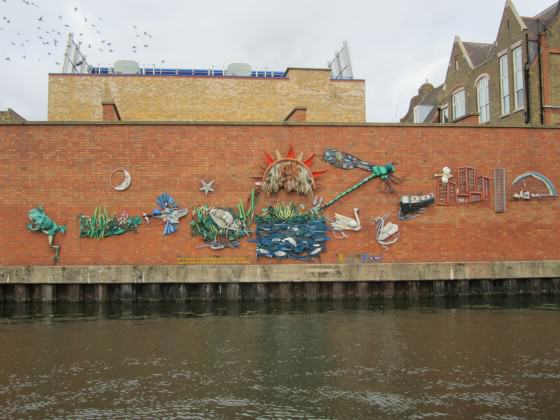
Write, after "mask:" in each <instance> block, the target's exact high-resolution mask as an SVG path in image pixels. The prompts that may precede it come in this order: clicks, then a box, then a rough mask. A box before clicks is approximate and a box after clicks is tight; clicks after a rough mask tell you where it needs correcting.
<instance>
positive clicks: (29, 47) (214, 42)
mask: <svg viewBox="0 0 560 420" xmlns="http://www.w3.org/2000/svg"><path fill="white" fill-rule="evenodd" d="M34 1H35V3H36V4H37V5H38V6H39V7H32V6H27V5H25V4H24V3H23V2H22V1H21V0H7V2H3V1H2V2H0V28H3V29H0V109H5V108H7V107H11V108H14V109H15V110H16V111H17V112H19V113H20V114H22V115H23V116H24V117H26V118H28V119H36V120H43V119H46V117H47V74H48V72H58V71H60V66H59V65H57V64H55V63H56V62H57V61H58V62H61V61H62V58H63V54H64V46H65V44H66V37H67V34H68V32H69V31H70V30H72V31H73V32H74V33H75V34H76V36H77V38H78V39H80V40H81V41H82V43H83V44H82V48H83V50H84V52H85V53H86V54H87V56H88V61H89V62H90V63H92V64H98V63H99V64H112V63H113V62H114V61H116V60H118V59H134V60H136V61H139V62H140V63H142V64H146V65H150V64H155V65H161V61H162V60H165V65H166V66H176V67H183V68H210V67H212V66H215V67H217V68H222V67H225V66H227V64H229V63H231V62H248V63H250V64H251V65H253V66H254V67H259V68H265V67H266V68H268V69H273V70H285V69H286V68H287V67H325V66H326V63H327V61H328V60H330V59H331V58H332V56H333V54H334V51H335V50H336V49H338V48H340V46H341V45H342V41H343V40H347V41H348V43H349V46H350V53H351V57H352V65H353V69H354V74H355V77H356V78H361V79H365V80H366V89H367V92H366V93H367V119H368V121H387V122H391V121H395V120H398V118H400V117H401V116H402V115H403V114H404V113H405V112H406V110H407V108H408V102H409V100H410V98H411V96H413V95H414V94H415V93H416V91H417V89H418V87H419V86H420V84H421V83H423V82H424V81H425V79H429V80H430V81H431V82H432V83H434V85H438V84H440V83H441V82H442V81H443V77H444V76H445V66H446V65H447V61H448V58H449V57H448V55H449V53H450V50H451V46H452V43H453V37H454V36H455V35H460V36H461V37H462V38H463V39H464V40H466V41H475V42H493V41H494V38H495V36H496V32H497V29H498V23H499V20H500V17H501V13H502V10H503V7H504V4H505V0H471V1H469V2H450V1H448V0H424V1H422V2H411V1H409V0H393V1H391V2H386V1H377V0H348V1H346V2H340V1H334V0H323V1H321V2H319V1H311V0H283V1H281V2H266V1H258V0H238V1H237V2H232V1H227V0H214V1H211V2H202V1H193V0H184V1H181V0H166V1H165V2H154V1H146V0H121V1H118V2H117V1H114V0H111V1H109V0H61V1H56V2H54V1H52V0H49V1H47V0H34ZM514 3H515V5H516V7H517V10H518V11H519V12H520V14H521V15H526V16H532V15H535V14H536V13H538V12H540V11H541V10H543V9H544V8H546V7H547V6H549V5H550V4H552V3H553V0H514ZM75 7H77V8H78V10H77V11H76V10H75ZM108 11H110V13H109V12H108ZM59 16H62V18H61V19H59ZM3 17H6V19H3ZM41 17H42V21H39V19H40V18H41ZM99 18H101V19H99ZM8 19H9V20H10V23H7V20H8ZM86 20H87V21H86ZM92 24H93V25H95V26H92ZM64 25H68V27H67V26H64ZM133 26H136V29H135V28H134V27H133ZM38 27H40V28H41V29H37V28H38ZM47 31H49V33H47ZM97 31H99V33H98V32H97ZM59 32H60V35H58V33H59ZM144 32H146V33H147V34H149V35H151V36H152V37H151V38H150V37H149V36H147V35H145V34H144ZM18 33H19V35H18ZM80 33H81V34H83V35H79V34H80ZM39 37H42V39H39ZM55 39H56V40H57V46H54V45H53V42H54V40H55ZM25 40H27V41H28V42H25ZM103 41H104V42H103ZM12 42H14V43H16V45H15V46H14V45H12V44H11V43H12ZM45 42H48V43H49V44H43V43H45ZM109 42H110V43H111V45H110V46H107V43H109ZM22 43H23V44H24V46H21V44H22ZM133 45H135V46H136V49H135V50H136V52H134V49H133V48H132V46H133ZM144 45H148V47H144ZM110 49H112V50H113V51H114V52H113V53H110V52H109V50H110ZM101 50H102V51H101ZM49 52H50V55H49V54H48V53H49ZM23 56H25V58H23ZM6 57H10V61H7V60H6ZM395 110H397V112H395Z"/></svg>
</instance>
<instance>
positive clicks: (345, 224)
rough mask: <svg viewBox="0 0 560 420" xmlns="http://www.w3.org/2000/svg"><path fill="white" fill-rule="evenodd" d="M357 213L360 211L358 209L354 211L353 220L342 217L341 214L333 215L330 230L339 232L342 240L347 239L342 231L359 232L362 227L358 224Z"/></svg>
mask: <svg viewBox="0 0 560 420" xmlns="http://www.w3.org/2000/svg"><path fill="white" fill-rule="evenodd" d="M359 212H360V209H358V208H355V209H354V217H355V219H352V218H351V217H348V216H343V215H342V214H338V213H335V214H334V222H331V229H332V230H334V231H335V232H341V233H342V237H343V238H346V237H347V236H346V235H345V234H344V232H343V231H344V230H353V231H356V232H357V231H359V230H361V229H362V225H361V223H360V217H359V216H358V213H359Z"/></svg>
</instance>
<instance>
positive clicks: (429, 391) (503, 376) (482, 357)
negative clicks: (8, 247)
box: [0, 297, 560, 419]
mask: <svg viewBox="0 0 560 420" xmlns="http://www.w3.org/2000/svg"><path fill="white" fill-rule="evenodd" d="M444 416H447V417H450V418H478V419H520V418H530V419H534V418H541V419H542V418H559V417H560V300H559V299H558V298H552V297H550V298H538V299H537V298H516V299H513V300H511V299H510V300H508V299H497V298H493V299H481V300H473V299H472V298H471V299H469V300H466V301H457V300H451V301H450V300H445V301H428V302H422V301H420V302H417V303H416V304H414V305H410V304H406V303H403V304H398V303H391V304H387V303H386V302H383V301H369V302H354V301H350V302H338V303H337V302H318V303H306V302H302V303H291V304H288V303H280V302H277V303H266V304H257V303H247V304H245V303H239V304H231V303H224V304H215V303H214V304H203V303H199V304H184V303H183V304H172V303H157V304H152V305H146V304H144V305H140V304H129V305H122V304H113V305H110V304H105V305H95V304H88V305H61V304H59V305H55V306H49V305H41V304H39V305H21V304H18V305H16V304H14V305H11V304H10V305H9V304H3V305H1V306H0V418H45V417H48V418H82V417H86V418H89V417H92V418H94V417H104V418H106V417H116V418H192V419H208V418H212V419H235V418H263V419H268V418H306V419H315V418H320V419H334V418H337V419H362V418H363V419H374V418H383V419H385V418H410V419H423V418H436V417H444Z"/></svg>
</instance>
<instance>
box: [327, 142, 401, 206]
mask: <svg viewBox="0 0 560 420" xmlns="http://www.w3.org/2000/svg"><path fill="white" fill-rule="evenodd" d="M323 159H324V160H325V161H326V162H327V163H329V164H330V165H333V166H334V167H335V168H340V169H347V170H349V169H356V168H359V169H363V170H364V171H367V172H371V175H369V176H367V177H365V178H364V179H362V180H361V181H359V182H358V183H356V184H354V185H352V186H351V187H350V188H347V189H346V190H345V191H343V192H341V193H340V194H338V195H337V196H336V197H334V198H333V199H332V200H330V201H328V202H327V203H326V204H323V205H322V206H321V208H320V209H321V210H324V209H326V208H327V207H330V206H332V205H333V204H334V203H336V202H337V201H339V200H340V199H342V198H344V197H345V196H347V195H348V194H350V193H352V192H353V191H355V190H357V189H358V188H360V187H361V186H363V185H365V184H366V183H368V182H369V181H371V180H372V179H375V178H379V179H381V181H382V183H383V192H386V193H390V194H394V193H395V190H394V188H393V187H392V185H391V183H395V184H398V183H401V182H402V181H404V177H402V178H401V177H397V176H396V175H394V172H395V164H394V163H387V164H385V165H374V164H372V163H369V162H366V161H365V160H361V159H359V158H357V157H356V156H354V155H351V154H349V153H346V152H342V151H340V150H337V149H332V148H330V149H327V150H325V152H324V153H323Z"/></svg>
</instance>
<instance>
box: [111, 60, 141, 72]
mask: <svg viewBox="0 0 560 420" xmlns="http://www.w3.org/2000/svg"><path fill="white" fill-rule="evenodd" d="M113 70H114V71H115V73H119V74H138V73H140V66H139V65H138V63H137V62H136V61H134V60H119V61H115V64H114V65H113Z"/></svg>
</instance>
